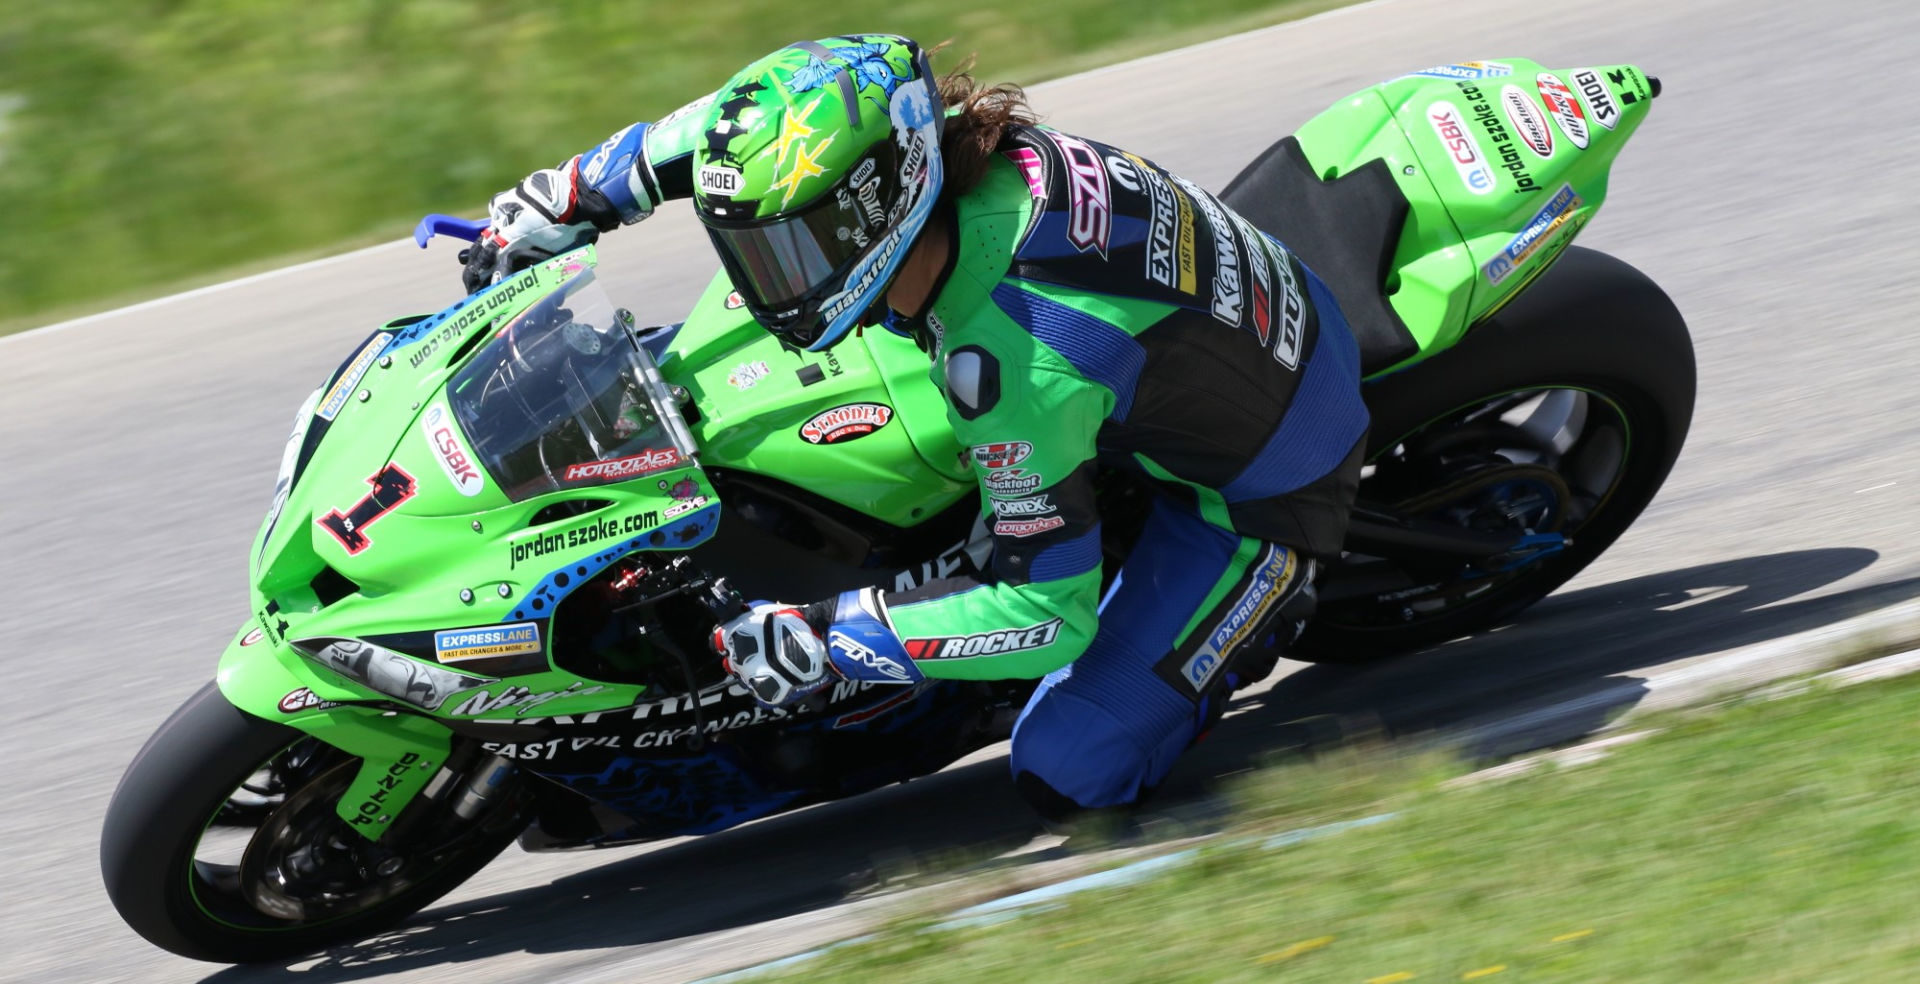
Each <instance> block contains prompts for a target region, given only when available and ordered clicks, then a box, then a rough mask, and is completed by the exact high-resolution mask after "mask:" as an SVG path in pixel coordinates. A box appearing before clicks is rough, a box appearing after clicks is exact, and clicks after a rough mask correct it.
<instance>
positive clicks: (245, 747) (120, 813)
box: [100, 683, 525, 963]
mask: <svg viewBox="0 0 1920 984" xmlns="http://www.w3.org/2000/svg"><path fill="white" fill-rule="evenodd" d="M290 753H292V754H293V755H295V756H305V759H303V761H312V762H313V763H314V767H313V768H310V769H307V770H305V771H304V772H303V773H301V782H300V783H299V784H295V785H293V786H292V787H290V788H285V789H281V790H278V793H283V794H285V798H284V802H283V803H282V804H281V806H280V809H277V810H270V811H259V810H258V809H257V808H256V809H255V810H249V811H243V812H247V813H254V812H259V813H263V814H264V815H259V816H253V817H252V818H251V822H250V823H248V824H247V825H253V824H257V825H258V827H259V828H260V830H266V829H269V827H270V825H272V824H273V822H274V817H276V816H279V817H282V818H283V821H284V819H285V817H284V814H285V813H286V811H288V810H290V809H292V808H293V807H294V806H295V805H296V800H297V799H298V798H299V793H300V791H301V788H306V787H311V786H312V785H313V784H315V783H319V782H325V781H338V780H337V779H334V780H329V779H328V777H329V776H333V777H338V776H340V775H342V774H343V772H342V770H343V769H346V770H350V769H351V765H352V763H353V762H354V761H355V760H354V759H352V758H350V757H347V756H344V755H343V754H341V753H339V752H338V751H336V750H333V749H330V748H327V747H326V746H324V745H320V744H319V743H318V742H315V741H314V740H313V739H311V738H308V737H307V736H306V735H305V734H303V733H302V732H300V731H297V730H295V729H293V728H289V727H287V726H285V725H282V724H277V723H275V722H272V721H266V720H262V719H261V718H257V717H254V716H252V715H250V714H247V713H246V712H244V711H241V710H240V709H239V708H236V707H234V706H233V705H232V704H230V703H228V701H227V699H226V698H225V697H224V696H223V695H222V694H221V693H220V690H219V688H218V687H217V686H215V685H214V684H211V683H209V684H208V685H207V686H205V687H203V688H201V690H200V691H199V692H198V693H196V694H194V695H193V697H192V698H190V699H189V700H188V701H187V702H186V704H184V705H182V706H181V708H180V709H179V710H177V711H175V712H174V713H173V716H171V717H169V718H168V719H167V720H166V722H165V723H163V724H162V725H161V726H160V728H159V730H158V731H156V732H154V735H153V737H152V738H149V739H148V740H147V743H146V745H145V746H144V747H143V748H141V750H140V753H139V754H138V755H136V756H135V757H134V760H133V763H132V764H131V765H129V766H128V767H127V772H126V775H125V776H123V777H122V778H121V780H120V785H119V787H118V788H116V789H115V790H114V794H113V799H112V802H111V803H109V805H108V807H107V816H106V823H105V826H104V828H103V829H102V831H101V835H100V870H101V874H102V876H103V877H104V879H105V881H106V889H107V897H108V898H109V899H111V900H112V902H113V905H114V908H115V909H118V910H119V912H120V916H121V918H122V919H125V920H126V922H127V925H128V926H131V927H132V928H133V929H134V931H135V932H137V933H139V934H140V935H141V936H143V937H145V938H146V939H147V940H148V941H149V942H151V943H153V944H154V945H156V946H159V947H162V948H164V949H167V950H170V951H172V952H174V953H177V954H179V955H181V956H183V957H190V958H193V959H195V960H207V961H213V962H218V963H246V962H251V961H261V960H279V959H286V958H290V957H295V956H298V955H300V954H303V953H308V952H311V951H313V950H315V949H318V948H320V947H323V946H326V945H329V944H333V943H338V942H343V941H348V940H354V939H359V938H361V937H364V936H366V935H369V934H371V933H374V932H377V931H379V930H382V929H385V928H387V927H389V926H391V925H393V924H395V923H398V922H399V921H400V920H401V919H403V918H404V917H406V916H407V915H409V914H411V913H413V912H415V911H417V910H419V909H421V908H423V907H425V906H426V905H428V904H430V903H431V902H433V901H434V900H435V899H437V898H439V897H440V896H442V895H444V894H446V893H447V892H449V891H451V890H452V889H453V888H454V887H455V886H457V885H459V884H460V883H461V882H464V881H466V880H467V879H468V878H469V877H471V876H472V875H473V874H474V872H476V871H478V870H480V868H481V867H482V866H484V865H486V864H487V862H489V861H491V860H493V858H494V857H495V856H497V855H498V854H499V853H500V852H501V851H502V850H504V849H505V848H506V846H507V845H508V844H509V843H511V842H512V840H513V837H514V835H515V834H517V833H518V832H519V829H520V827H522V826H524V825H525V823H524V817H523V816H520V815H517V814H516V815H507V816H502V815H499V814H488V815H483V816H482V817H481V818H480V820H479V821H478V822H479V824H480V829H477V830H476V831H475V832H474V833H475V836H473V837H472V838H471V839H470V840H469V841H467V842H465V843H464V844H463V845H462V847H461V849H460V850H459V851H458V853H456V854H454V855H453V856H451V857H446V858H441V859H438V861H437V863H436V864H434V865H433V866H432V867H430V868H429V869H428V870H426V871H424V872H420V873H419V874H418V876H417V877H415V878H414V879H412V880H411V881H410V882H408V883H406V884H405V886H404V887H403V888H400V889H399V890H397V891H393V892H391V893H390V894H386V895H378V894H376V895H373V896H371V897H373V898H377V901H375V902H372V903H371V904H369V905H367V906H365V907H363V908H359V909H355V910H353V911H348V912H334V913H332V914H330V915H327V916H325V917H318V918H312V919H301V918H286V917H285V916H284V915H273V914H270V913H268V912H265V911H261V909H260V908H259V907H258V906H255V905H253V904H251V903H249V902H248V897H249V896H248V892H247V891H246V889H245V887H244V886H243V884H242V883H243V880H244V879H243V874H242V871H241V867H242V866H240V865H221V864H216V863H212V862H209V861H206V860H204V859H202V858H201V857H200V852H201V850H202V844H203V837H205V836H206V835H207V834H208V833H209V832H210V831H212V830H213V828H215V827H216V826H228V825H232V824H234V823H235V822H236V819H237V818H236V810H235V808H234V805H233V804H234V802H235V801H236V796H235V794H236V792H237V791H241V790H253V791H258V789H259V786H258V780H257V778H256V777H257V776H258V775H259V774H260V773H261V772H262V769H263V767H265V766H266V765H268V764H269V763H273V762H276V761H281V760H284V759H285V758H287V757H288V756H289V754H290ZM324 808H326V809H331V803H327V804H324ZM313 809H314V804H313V803H312V802H311V801H309V802H308V803H307V804H306V810H307V812H306V813H305V815H304V816H303V817H302V820H303V821H304V822H308V823H311V817H312V811H313ZM241 819H244V818H241ZM284 825H285V824H284V822H283V823H282V824H281V826H282V827H284ZM243 836H244V835H243ZM251 836H252V837H253V838H254V841H252V842H249V845H248V846H249V849H252V847H253V846H254V845H255V844H257V842H258V839H259V837H260V836H261V835H260V833H259V832H258V831H256V832H255V833H254V834H253V835H251ZM348 836H349V837H358V835H357V834H351V833H349V834H348ZM256 897H258V896H257V893H256Z"/></svg>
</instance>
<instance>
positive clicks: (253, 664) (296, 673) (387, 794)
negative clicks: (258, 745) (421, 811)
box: [215, 622, 453, 840]
mask: <svg viewBox="0 0 1920 984" xmlns="http://www.w3.org/2000/svg"><path fill="white" fill-rule="evenodd" d="M215 680H216V682H217V683H218V685H219V687H220V693H221V694H222V695H223V696H225V697H226V698H227V700H228V701H229V702H231V703H232V704H233V706H235V707H238V708H240V709H241V710H243V711H245V712H247V713H248V714H252V715H254V716H255V717H260V718H265V719H266V720H269V721H276V722H278V723H280V724H284V725H287V726H289V727H293V728H297V729H299V730H301V731H303V732H305V733H307V734H309V735H312V736H313V737H315V738H317V739H319V740H321V741H323V742H325V743H327V744H328V745H331V746H333V747H335V748H338V749H340V750H341V751H343V752H346V753H347V754H349V755H355V756H358V757H359V758H360V759H361V763H360V770H359V772H358V773H357V774H356V775H355V776H354V779H353V783H352V784H351V785H349V786H348V787H347V790H346V792H345V793H343V794H342V795H341V797H340V802H339V803H338V804H336V806H335V809H336V810H338V812H339V814H340V818H341V819H342V820H345V821H347V823H349V824H350V825H352V827H353V829H354V830H356V831H359V832H360V834H361V835H362V836H364V837H366V838H367V839H368V840H379V839H380V835H381V834H382V833H383V832H385V831H386V830H387V829H389V828H390V827H391V826H392V821H393V818H395V817H397V816H399V815H400V811H401V810H403V809H405V808H406V806H407V804H408V803H410V802H412V801H413V798H414V797H415V796H416V795H418V794H419V792H420V790H421V789H423V788H425V787H426V785H427V780H429V779H431V778H432V777H433V775H434V773H435V772H436V771H437V770H438V769H439V768H440V765H441V763H443V762H445V761H446V758H447V751H448V749H449V748H450V747H451V745H452V740H453V734H452V732H450V731H448V730H447V728H446V726H445V725H443V724H441V723H440V722H438V721H436V720H434V719H433V718H430V717H425V716H423V715H419V714H407V713H400V712H397V711H391V710H384V709H382V708H379V707H367V706H362V705H358V704H346V703H340V702H341V701H382V702H385V701H386V698H385V697H384V696H382V695H380V694H377V693H374V692H373V691H371V690H368V689H366V688H365V687H362V686H359V685H358V684H355V683H353V682H352V681H350V680H347V679H346V678H344V677H341V676H339V675H338V674H336V673H334V672H332V671H331V670H327V669H324V668H322V667H320V666H316V665H315V664H313V663H311V662H309V661H308V660H306V659H304V658H302V657H301V656H300V654H299V653H296V652H294V651H293V649H292V648H291V647H289V646H287V645H286V644H285V643H284V642H281V641H280V640H278V639H276V638H275V637H274V636H272V635H270V634H267V633H264V632H262V631H261V630H260V628H258V627H257V626H256V625H255V624H254V623H251V622H249V623H248V624H247V625H244V626H242V627H241V631H240V634H239V635H237V636H235V637H234V640H233V642H232V643H230V644H229V645H228V646H227V651H226V652H225V653H223V654H221V656H220V669H219V672H218V673H217V674H216V676H215Z"/></svg>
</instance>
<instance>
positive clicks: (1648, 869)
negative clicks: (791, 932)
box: [755, 678, 1920, 984]
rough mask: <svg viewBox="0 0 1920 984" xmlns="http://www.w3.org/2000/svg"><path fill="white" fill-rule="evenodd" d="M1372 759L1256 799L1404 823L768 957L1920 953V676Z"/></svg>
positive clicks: (854, 972)
mask: <svg viewBox="0 0 1920 984" xmlns="http://www.w3.org/2000/svg"><path fill="white" fill-rule="evenodd" d="M1367 764H1368V763H1366V762H1364V761H1351V760H1346V761H1342V762H1339V763H1337V764H1335V765H1333V766H1328V765H1326V764H1321V765H1302V766H1292V767H1282V768H1276V769H1273V770H1269V771H1268V772H1267V773H1266V774H1265V775H1263V776H1262V777H1261V778H1260V779H1259V780H1258V787H1257V788H1256V789H1254V790H1253V791H1252V792H1251V793H1250V795H1249V797H1248V802H1249V808H1250V810H1252V811H1253V815H1254V816H1255V817H1260V816H1265V817H1269V818H1275V817H1285V818H1289V819H1290V820H1292V821H1297V820H1299V819H1300V817H1299V814H1300V812H1301V810H1300V803H1299V802H1296V801H1295V798H1294V797H1293V796H1292V795H1291V794H1290V792H1289V789H1290V787H1293V786H1296V785H1297V786H1298V787H1299V788H1301V789H1303V790H1304V791H1305V798H1304V802H1307V803H1312V804H1316V806H1315V807H1314V808H1312V809H1309V810H1308V811H1307V812H1309V813H1314V814H1316V815H1317V817H1318V819H1320V820H1327V819H1336V818H1339V817H1341V816H1357V815H1359V814H1360V813H1362V812H1377V811H1378V810H1380V809H1383V808H1384V809H1393V810H1396V811H1397V812H1398V814H1399V815H1398V817H1397V818H1396V819H1394V820H1393V821H1392V822H1389V823H1383V824H1379V825H1377V826H1371V827H1367V828H1365V829H1360V830H1355V831H1351V832H1347V833H1343V834H1340V835H1338V836H1334V837H1330V838H1327V839H1324V840H1317V841H1312V842H1308V843H1305V844H1302V845H1300V846H1296V847H1291V848H1285V849H1280V850H1272V851H1261V850H1257V849H1253V848H1247V847H1238V848H1234V847H1227V848H1217V849H1211V850H1209V851H1207V852H1206V854H1205V856H1204V858H1203V859H1202V860H1201V861H1199V862H1197V863H1195V864H1191V865H1188V866H1186V867H1184V868H1180V869H1176V870H1175V871H1174V872H1173V873H1171V874H1167V875H1164V876H1162V877H1159V878H1157V879H1155V880H1152V881H1149V882H1145V883H1142V884H1139V885H1136V886H1134V887H1130V888H1124V889H1112V890H1106V891H1097V892H1087V893H1082V894H1080V895H1076V896H1073V897H1072V898H1071V901H1069V902H1068V903H1067V904H1066V905H1065V906H1064V907H1063V908H1060V909H1056V910H1052V911H1046V912H1033V913H1030V914H1027V915H1024V916H1022V917H1020V918H1018V919H1016V920H1013V921H1010V922H1006V923H1002V924H1000V925H997V926H992V927H989V928H980V929H967V930H954V931H937V932H922V931H917V930H921V929H922V928H923V926H924V924H921V925H905V926H900V927H897V928H895V929H893V930H890V931H889V932H887V933H885V934H883V935H882V936H881V937H880V938H879V939H878V940H876V941H874V942H871V943H866V944H861V945H858V946H854V947H847V948H844V949H841V950H836V951H834V952H832V953H830V954H828V955H827V956H825V957H823V958H821V959H819V960H818V961H809V962H807V963H804V964H801V965H798V966H796V967H794V968H793V969H791V970H789V971H786V972H785V975H784V976H781V975H771V976H768V977H765V978H760V977H756V978H755V979H756V980H769V981H778V980H794V981H799V980H831V981H837V982H866V981H873V982H880V981H905V980H911V981H916V982H930V981H956V982H967V984H995V982H1007V984H1014V982H1020V984H1024V982H1027V981H1034V980H1059V981H1065V980H1073V981H1100V982H1102V984H1122V982H1133V981H1138V982H1154V984H1165V982H1196V984H1197V982H1219V981H1273V980H1286V981H1299V982H1311V981H1329V982H1332V981H1338V982H1351V984H1360V982H1368V984H1394V982H1400V981H1458V980H1494V981H1496V982H1497V981H1505V980H1553V981H1574V982H1578V981H1686V982H1689V984H1705V982H1715V981H1727V982H1735V981H1737V982H1741V984H1754V982H1768V981H1775V982H1783V984H1784V982H1795V984H1798V982H1805V981H1882V980H1905V979H1908V978H1910V977H1911V976H1912V973H1913V968H1914V967H1916V966H1920V923H1917V922H1916V920H1915V914H1916V913H1920V680H1915V679H1910V678H1909V679H1901V680H1895V681H1890V682H1887V683H1881V684H1872V685H1863V686H1859V687H1853V688H1848V689H1846V690H1839V691H1816V692H1814V693H1812V694H1808V695H1805V696H1801V697H1795V698H1791V699H1787V700H1780V701H1773V702H1765V703H1752V704H1744V705H1739V706H1733V707H1730V708H1722V709H1717V710H1713V711H1710V712H1706V713H1694V714H1690V715H1687V716H1685V717H1682V718H1679V719H1677V720H1676V721H1674V722H1672V723H1671V726H1670V727H1669V728H1668V729H1667V730H1666V731H1665V732H1663V733H1661V734H1659V735H1657V736H1655V737H1653V738H1651V739H1649V740H1647V741H1645V742H1643V743H1640V744H1635V745H1630V746H1626V747H1624V748H1622V749H1620V750H1619V751H1617V752H1616V753H1615V754H1614V755H1613V756H1612V757H1610V758H1607V759H1605V760H1604V761H1602V762H1600V763H1599V764H1595V765H1588V766H1581V767H1578V768H1574V769H1567V770H1561V771H1557V772H1556V771H1543V772H1537V773H1533V774H1530V775H1527V776H1524V777H1521V778H1518V779H1511V780H1506V781H1500V782H1490V783H1483V784H1478V785H1473V786H1469V787H1466V788H1457V789H1444V790H1443V789H1440V788H1439V785H1438V783H1437V781H1436V779H1437V777H1438V776H1439V773H1436V772H1435V771H1434V770H1433V769H1432V768H1431V767H1430V766H1429V765H1419V766H1417V767H1416V765H1414V764H1409V763H1405V762H1396V761H1394V760H1391V759H1387V758H1383V757H1379V756H1376V760H1375V761H1374V762H1373V763H1372V765H1373V769H1372V770H1371V773H1372V775H1371V778H1369V774H1368V770H1367V769H1365V768H1364V766H1366V765H1367ZM1455 771H1460V770H1459V769H1455ZM1341 790H1345V793H1344V794H1342V793H1341V792H1340V791H1341ZM1369 800H1371V803H1370V804H1369V803H1368V802H1367V801H1369ZM932 921H934V922H937V921H938V919H937V918H936V919H934V920H932Z"/></svg>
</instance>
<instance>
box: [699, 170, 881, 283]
mask: <svg viewBox="0 0 1920 984" xmlns="http://www.w3.org/2000/svg"><path fill="white" fill-rule="evenodd" d="M841 199H844V200H845V201H846V202H847V204H848V205H852V204H853V200H852V198H851V196H846V195H845V194H844V192H842V193H841V194H837V195H829V196H827V197H825V198H823V199H822V200H820V201H819V202H816V203H815V204H814V205H813V206H812V207H810V208H808V209H807V210H805V211H803V212H799V213H796V214H794V215H789V216H786V217H784V218H779V219H773V220H771V221H763V222H758V223H755V224H752V225H746V224H742V225H739V226H732V225H727V224H722V223H718V222H710V223H709V225H708V226H707V231H708V232H710V233H712V235H713V244H714V246H715V248H716V249H718V250H719V252H720V256H721V258H722V259H723V260H725V261H726V266H727V273H728V275H729V276H730V277H732V279H733V286H734V287H735V288H736V289H738V290H739V291H740V293H741V294H742V295H743V296H745V297H746V299H747V300H748V301H751V302H753V303H755V304H756V305H757V306H758V307H760V308H763V309H766V310H770V311H778V310H782V309H785V308H790V307H795V306H797V305H798V304H799V303H800V302H801V301H802V300H803V299H804V298H805V297H806V296H807V295H808V294H809V293H811V292H813V291H814V290H816V289H818V288H819V287H821V286H822V285H824V284H827V283H828V282H830V281H832V280H833V279H834V274H835V273H836V272H838V271H839V270H841V269H842V268H843V267H844V266H845V265H846V264H847V263H849V262H851V261H852V260H853V259H854V257H856V256H858V255H859V254H860V251H861V250H862V249H864V248H865V247H866V245H867V244H868V243H870V242H871V241H872V239H871V238H870V235H869V233H868V231H867V228H866V226H865V224H864V223H862V222H861V221H860V213H859V211H858V210H857V209H856V208H849V207H843V206H842V204H841Z"/></svg>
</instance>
